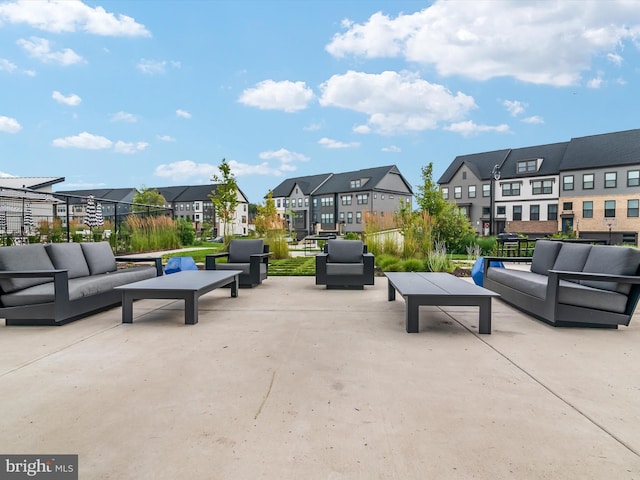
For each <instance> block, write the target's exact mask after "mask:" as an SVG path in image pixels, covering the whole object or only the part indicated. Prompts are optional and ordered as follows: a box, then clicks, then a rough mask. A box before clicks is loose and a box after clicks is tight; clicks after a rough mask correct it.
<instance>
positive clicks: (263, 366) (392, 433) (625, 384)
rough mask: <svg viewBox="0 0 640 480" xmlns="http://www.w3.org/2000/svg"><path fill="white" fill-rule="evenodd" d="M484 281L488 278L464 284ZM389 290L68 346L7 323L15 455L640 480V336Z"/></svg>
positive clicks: (496, 304)
mask: <svg viewBox="0 0 640 480" xmlns="http://www.w3.org/2000/svg"><path fill="white" fill-rule="evenodd" d="M466 280H467V281H470V282H471V281H472V280H471V279H466ZM387 296H388V284H387V279H386V278H384V277H380V278H376V282H375V285H372V286H368V287H367V288H366V289H364V290H361V291H360V290H359V291H353V290H326V289H325V288H324V287H323V286H318V285H315V284H314V279H313V277H269V281H267V282H264V283H263V284H262V285H261V286H260V288H254V289H250V290H249V289H245V290H242V291H241V292H240V294H239V296H238V298H231V297H230V296H229V291H228V290H226V291H225V289H216V290H213V291H211V292H209V293H207V294H206V295H203V296H202V297H200V299H199V323H198V324H197V325H185V323H184V304H183V302H182V301H176V300H158V299H144V300H139V301H137V302H136V303H135V309H136V318H135V322H134V323H132V324H123V323H122V311H121V308H120V307H117V308H113V309H111V310H108V311H104V312H100V313H97V314H95V315H92V316H90V317H87V318H85V319H83V320H82V321H77V322H73V323H70V324H67V325H64V326H61V327H55V328H52V327H8V326H4V323H3V322H2V321H0V391H2V392H3V395H2V396H1V397H0V410H1V411H2V415H0V431H1V432H2V434H1V435H0V451H2V452H3V453H4V454H12V453H15V454H45V453H46V454H51V453H56V454H78V455H79V478H82V479H98V478H100V479H102V478H118V479H141V478H154V479H172V480H173V479H181V478H194V479H200V478H202V479H204V478H206V479H242V478H264V479H301V478H309V479H372V478H376V479H378V478H379V479H420V480H422V479H429V478H433V479H470V478H473V479H491V480H493V479H501V478H516V479H540V478H562V479H580V480H582V479H600V478H616V479H634V478H635V479H637V478H640V428H639V427H640V410H639V409H638V405H639V404H640V348H639V347H638V346H639V345H640V321H638V320H639V319H638V318H634V319H633V320H632V321H631V324H630V326H629V327H620V328H619V329H618V330H610V329H605V330H603V329H589V328H563V329H559V328H554V327H553V326H550V325H548V324H545V323H543V322H540V321H537V320H533V319H532V318H530V317H528V316H527V315H526V314H524V313H522V312H520V311H518V310H516V309H515V308H513V307H511V306H509V305H507V304H506V303H504V302H503V301H501V300H498V299H493V300H492V302H493V308H492V315H491V316H492V318H491V326H492V328H491V335H479V334H478V308H477V307H461V306H447V307H441V308H438V307H431V306H424V307H421V308H420V310H419V322H420V333H417V334H407V333H406V329H405V304H404V301H403V300H402V298H399V299H398V300H396V301H395V302H389V301H388V299H387Z"/></svg>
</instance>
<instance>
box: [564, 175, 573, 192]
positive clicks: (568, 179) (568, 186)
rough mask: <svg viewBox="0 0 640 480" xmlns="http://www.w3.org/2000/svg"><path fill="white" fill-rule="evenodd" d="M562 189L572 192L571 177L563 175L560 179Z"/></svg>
mask: <svg viewBox="0 0 640 480" xmlns="http://www.w3.org/2000/svg"><path fill="white" fill-rule="evenodd" d="M562 189H563V190H573V175H565V176H564V177H562Z"/></svg>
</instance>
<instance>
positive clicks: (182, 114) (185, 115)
mask: <svg viewBox="0 0 640 480" xmlns="http://www.w3.org/2000/svg"><path fill="white" fill-rule="evenodd" d="M176 115H177V116H178V117H180V118H191V114H190V113H189V112H187V111H186V110H182V109H178V110H176Z"/></svg>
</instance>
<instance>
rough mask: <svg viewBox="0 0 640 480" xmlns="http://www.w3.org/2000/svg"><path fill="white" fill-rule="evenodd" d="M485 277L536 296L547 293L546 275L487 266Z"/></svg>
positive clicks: (542, 297)
mask: <svg viewBox="0 0 640 480" xmlns="http://www.w3.org/2000/svg"><path fill="white" fill-rule="evenodd" d="M536 248H537V247H536ZM487 278H490V279H491V280H493V281H495V282H497V283H500V284H502V285H505V286H507V287H509V288H513V289H515V290H518V291H520V292H523V293H526V294H528V295H532V296H534V297H537V298H541V299H544V298H545V297H546V295H547V281H548V280H549V278H548V277H547V275H542V274H539V273H534V272H527V271H526V270H516V269H515V268H514V269H511V268H498V267H489V268H488V270H487Z"/></svg>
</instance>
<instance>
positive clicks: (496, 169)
mask: <svg viewBox="0 0 640 480" xmlns="http://www.w3.org/2000/svg"><path fill="white" fill-rule="evenodd" d="M498 180H500V165H498V164H496V165H494V166H493V170H491V184H490V185H489V187H490V188H489V235H493V233H494V232H493V216H494V213H493V210H494V208H495V193H494V185H495V182H497V181H498Z"/></svg>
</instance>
